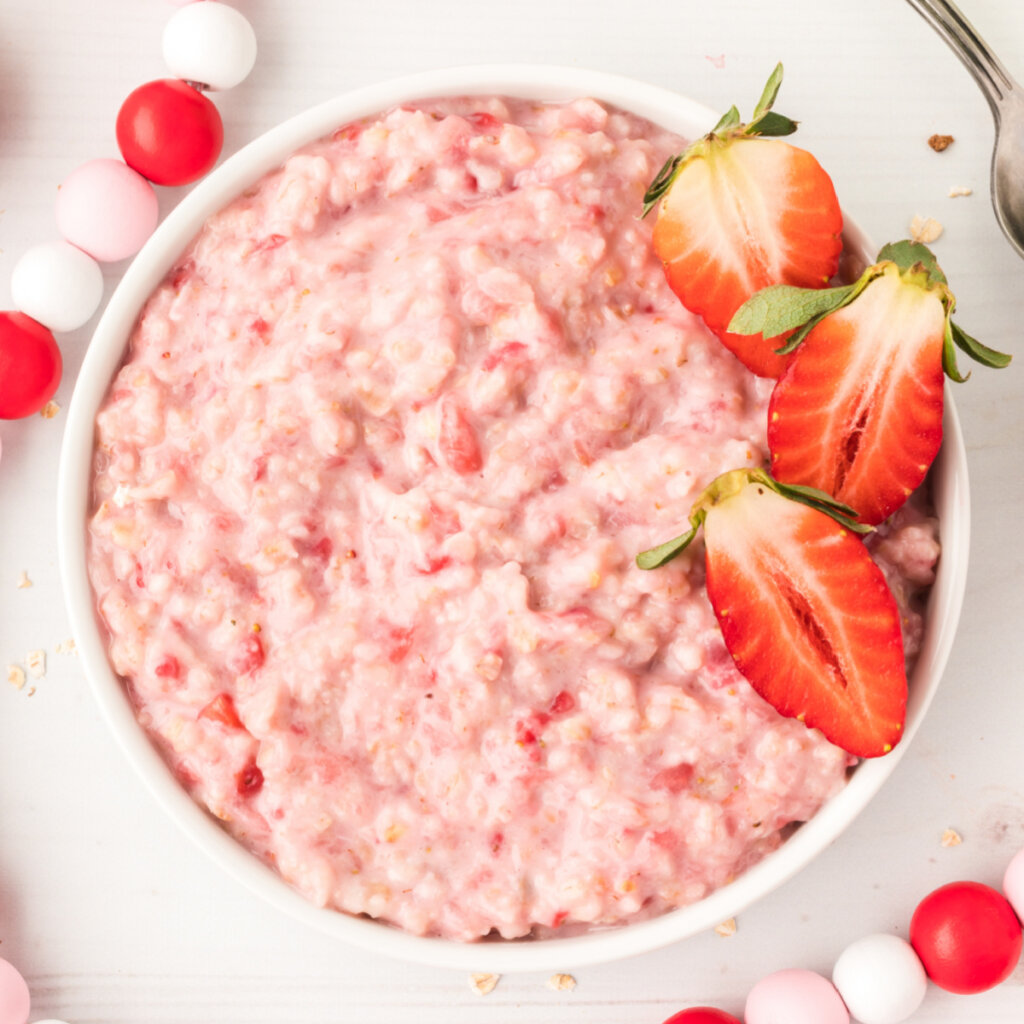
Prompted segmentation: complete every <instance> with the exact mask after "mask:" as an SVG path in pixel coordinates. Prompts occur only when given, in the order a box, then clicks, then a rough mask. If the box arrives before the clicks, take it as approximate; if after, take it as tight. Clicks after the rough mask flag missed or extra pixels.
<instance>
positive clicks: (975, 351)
mask: <svg viewBox="0 0 1024 1024" xmlns="http://www.w3.org/2000/svg"><path fill="white" fill-rule="evenodd" d="M949 327H950V332H951V334H952V336H953V344H955V345H956V347H957V348H958V349H960V350H961V351H963V352H966V353H967V354H968V355H969V356H970V357H971V358H972V359H974V360H976V361H977V362H979V363H981V365H982V366H990V367H992V368H993V369H995V370H1001V369H1002V368H1003V367H1004V366H1009V365H1010V360H1011V359H1012V358H1013V356H1009V355H1007V354H1006V353H1005V352H997V351H996V350H995V349H994V348H989V347H988V346H987V345H983V344H982V343H981V342H980V341H978V339H977V338H972V337H971V336H970V335H969V334H968V333H967V332H966V331H964V330H963V329H962V328H960V327H958V326H957V325H956V324H955V323H953V321H952V320H950V321H949ZM954 379H955V378H954Z"/></svg>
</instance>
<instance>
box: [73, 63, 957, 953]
mask: <svg viewBox="0 0 1024 1024" xmlns="http://www.w3.org/2000/svg"><path fill="white" fill-rule="evenodd" d="M459 95H479V96H484V95H509V96H518V97H521V98H525V99H536V100H553V101H558V100H568V99H572V98H575V97H581V96H590V97H594V98H597V99H598V100H600V101H603V102H606V103H610V104H613V105H614V106H617V107H620V108H623V109H625V110H628V111H630V112H632V113H635V114H639V115H640V116H642V117H646V118H648V119H649V120H651V121H654V122H656V123H658V124H660V125H662V126H663V127H666V128H669V129H671V130H674V131H676V132H678V133H679V134H680V135H683V136H684V137H687V138H693V137H695V136H698V135H700V134H702V133H703V132H704V131H706V130H709V129H710V128H711V126H713V125H714V123H715V122H716V121H717V115H716V114H715V113H714V112H713V111H712V110H710V108H708V107H705V106H703V105H701V104H699V103H697V102H695V101H693V100H690V99H688V98H686V97H683V96H680V95H678V94H676V93H674V92H672V91H670V90H668V89H665V88H662V87H660V86H656V85H652V84H649V83H646V82H643V81H640V80H638V79H634V78H628V77H625V76H621V75H617V74H611V73H607V72H602V71H591V70H587V69H583V68H575V67H563V66H557V65H545V64H502V65H475V64H468V65H460V66H457V67H450V68H439V69H435V70H431V71H424V72H419V73H416V74H413V75H405V76H402V77H398V78H391V79H388V80H385V81H381V82H377V83H374V84H371V85H367V86H363V87H360V88H356V89H353V90H350V91H347V92H344V93H342V94H340V95H338V96H336V97H334V98H333V99H330V100H327V101H326V102H324V103H321V104H318V105H317V106H315V107H312V108H310V109H308V110H306V111H304V112H302V113H299V114H297V115H295V116H293V117H291V118H289V119H288V120H286V121H284V122H282V123H281V124H279V125H278V126H277V127H275V128H272V129H270V130H269V131H268V132H266V133H264V134H263V135H260V136H259V137H258V138H256V139H254V140H253V141H252V142H250V143H249V144H248V145H246V146H245V147H243V148H242V149H240V150H239V151H238V152H237V153H235V154H234V155H233V156H231V157H229V158H228V159H227V160H225V161H224V162H223V163H222V164H221V165H220V166H219V167H218V168H216V169H215V170H214V171H213V172H211V174H210V175H208V176H207V178H205V179H204V180H203V181H201V182H200V183H199V184H197V185H196V186H195V188H194V189H193V190H192V191H191V192H190V193H188V194H187V195H186V196H185V197H184V198H183V199H182V200H181V201H180V202H179V204H178V205H177V206H176V207H175V208H174V209H173V210H172V211H171V212H170V213H169V214H168V215H167V217H166V218H165V219H164V221H163V223H162V224H160V226H159V227H158V228H157V230H156V232H155V233H154V234H153V236H152V237H151V238H150V240H149V241H148V242H147V243H146V245H145V246H144V247H143V249H142V250H141V251H140V253H139V254H138V255H137V256H136V257H135V259H134V260H133V261H132V263H131V264H130V265H129V267H128V268H127V270H126V272H125V274H124V276H123V278H122V280H121V282H120V284H119V285H118V286H117V288H116V289H115V291H114V293H113V295H112V297H111V299H110V301H109V303H108V305H107V307H106V309H105V311H104V312H103V315H102V317H101V318H100V320H99V322H98V324H97V326H96V329H95V332H94V334H93V337H92V340H91V342H90V344H89V347H88V350H87V352H86V354H85V358H84V361H83V364H82V367H81V370H80V373H79V376H78V380H77V382H76V384H75V388H74V392H73V395H72V398H71V402H70V406H69V409H68V414H67V422H66V427H65V433H64V439H63V444H62V448H61V456H60V465H59V470H58V487H57V529H58V554H59V561H60V570H61V576H62V580H63V584H64V594H65V602H66V604H67V609H68V614H69V618H70V622H71V628H72V633H73V635H74V637H75V641H76V645H77V648H78V651H79V653H80V655H81V659H82V665H83V669H84V671H85V674H86V677H87V679H88V682H89V685H90V689H91V691H92V694H93V697H94V699H95V700H96V702H97V704H98V705H99V708H100V711H101V715H102V717H103V718H104V719H105V721H106V724H107V726H108V728H109V729H110V731H111V732H112V733H113V735H114V738H115V740H116V741H117V743H118V745H119V746H120V747H121V749H122V751H123V753H124V754H125V756H126V757H127V758H128V760H129V762H130V763H131V765H132V767H133V769H134V770H135V771H136V773H137V774H138V776H139V777H140V778H141V779H142V781H143V783H144V784H145V786H146V788H147V789H148V790H149V791H150V793H151V794H152V795H153V797H154V798H155V799H156V801H157V803H158V804H160V806H161V807H162V808H163V810H164V811H165V812H166V813H167V814H168V815H169V816H170V817H171V819H172V820H173V821H174V822H175V823H176V824H177V825H178V826H179V827H180V828H181V830H182V831H183V832H184V833H185V834H186V835H187V836H189V837H190V838H191V839H192V840H193V841H194V842H195V843H196V844H198V846H199V847H200V848H201V849H202V850H204V852H205V853H206V854H207V855H208V856H210V857H211V858H212V859H213V860H214V861H215V862H216V863H217V864H219V865H220V867H221V868H223V869H224V870H226V871H227V872H228V873H229V874H230V875H232V876H234V877H235V878H236V880H238V881H239V882H241V883H242V885H244V886H245V887H246V888H248V889H249V890H251V891H253V892H254V893H256V894H257V895H259V896H260V897H261V898H262V899H263V900H264V901H266V902H269V903H270V904H271V905H273V906H276V907H277V908H278V909H279V910H281V911H283V912H285V913H287V914H288V915H289V916H290V917H292V918H293V919H297V920H299V921H302V922H304V923H305V924H307V925H309V926H310V927H312V928H313V929H315V930H317V931H319V932H321V933H323V934H327V935H330V936H333V937H334V938H337V939H341V940H343V941H345V942H347V943H349V944H351V945H354V946H358V947H360V948H362V949H365V950H368V951H371V952H374V953H380V954H382V955H386V956H390V957H396V958H399V959H402V960H405V961H410V962H414V963H419V964H422V965H425V966H432V967H441V968H450V969H460V970H471V971H480V970H487V971H493V972H496V973H512V972H523V971H543V970H550V969H551V968H552V966H553V965H557V966H559V967H560V968H576V967H583V966H588V965H592V964H596V963H603V962H607V961H611V960H620V959H625V958H627V957H630V956H635V955H639V954H641V953H645V952H650V951H652V950H655V949H658V948H661V947H664V946H667V945H670V944H672V943H674V942H677V941H680V940H682V939H684V938H688V937H690V936H692V935H695V934H697V933H699V932H702V931H706V930H708V929H711V928H713V927H714V926H715V925H717V924H718V923H720V922H721V921H723V920H726V919H728V918H730V917H732V916H734V915H735V914H737V913H738V912H739V911H741V910H742V909H744V908H745V907H747V906H749V905H750V904H752V903H753V902H754V901H756V900H757V899H760V898H761V897H763V896H766V895H767V894H768V893H770V892H772V891H773V890H775V889H776V888H778V887H779V886H781V885H782V884H783V883H785V882H786V881H788V880H789V879H790V878H792V877H793V876H794V875H795V874H796V873H797V872H798V871H799V870H801V869H802V868H803V867H804V866H806V865H807V864H808V863H810V861H811V860H813V859H814V857H815V856H817V854H818V853H820V852H821V851H822V850H824V849H825V848H826V847H827V846H829V845H830V844H831V843H832V842H833V841H834V840H835V839H836V838H837V837H838V836H839V835H840V834H841V833H842V832H843V831H844V830H845V828H846V827H847V826H848V825H849V824H850V823H851V822H852V821H853V820H854V818H855V817H856V816H857V814H859V813H860V811H861V810H863V808H864V807H865V806H866V805H867V803H868V802H869V801H870V800H871V798H872V797H873V796H874V794H875V793H876V792H877V791H878V789H879V788H880V787H881V785H882V784H883V783H884V781H885V780H886V779H887V778H888V777H889V776H890V775H891V774H892V772H893V770H894V769H895V767H896V764H897V763H898V762H899V760H900V759H901V758H902V757H903V755H904V754H905V753H906V750H907V748H908V747H909V745H910V742H911V740H912V739H913V737H914V735H915V733H916V732H917V730H918V728H919V726H920V724H921V721H922V719H923V717H924V714H925V712H926V710H927V708H928V706H929V705H930V703H931V701H932V699H933V697H934V694H935V691H936V688H937V686H938V683H939V679H940V677H941V674H942V670H943V668H944V667H945V664H946V662H947V660H948V657H949V653H950V650H951V647H952V643H953V638H954V633H955V630H956V625H957V622H958V619H959V615H960V610H961V607H962V603H963V595H964V590H965V586H966V575H967V555H968V545H969V533H970V506H969V497H968V480H967V460H966V452H965V449H964V443H963V436H962V432H961V429H960V423H959V419H958V417H957V413H956V410H955V408H954V405H953V401H952V396H951V394H950V390H949V388H948V387H947V388H946V402H945V414H944V423H943V427H944V442H943V446H942V450H941V451H940V455H939V458H938V460H937V462H936V465H935V467H934V468H933V473H932V486H933V494H934V499H935V504H936V507H937V508H941V509H942V510H943V513H944V514H943V515H942V517H941V519H940V538H941V543H942V557H941V559H940V563H939V566H938V571H937V575H936V581H935V584H934V586H933V588H932V592H931V595H930V597H929V601H928V609H927V623H928V628H927V629H926V631H925V636H924V642H923V645H922V648H921V651H920V653H919V655H918V660H917V663H916V665H915V668H914V671H913V674H912V676H911V687H910V697H909V701H908V705H907V727H906V731H905V734H904V736H903V739H902V741H901V742H900V744H899V745H898V746H897V747H896V748H895V750H894V751H893V752H892V753H890V754H888V755H887V756H886V757H884V758H879V759H875V760H872V761H866V762H863V763H861V764H860V765H859V766H858V767H857V769H856V770H855V771H854V772H853V773H852V775H851V777H850V779H849V781H848V783H847V785H846V786H845V787H844V788H843V789H842V790H841V791H840V792H839V793H838V794H836V795H835V796H834V797H832V798H831V799H830V800H829V801H827V802H826V803H825V804H824V805H823V806H822V807H821V809H820V810H819V811H818V812H817V814H816V815H815V816H814V817H813V818H812V819H810V821H808V822H807V823H805V824H803V825H801V827H800V828H798V829H797V830H796V831H795V832H794V833H793V834H792V835H791V836H790V837H789V838H788V839H787V840H786V841H785V842H784V843H783V844H782V845H781V846H780V847H779V848H778V849H777V850H775V851H774V852H772V853H770V854H768V855H767V856H766V857H765V858H764V859H762V860H761V861H759V862H758V863H757V864H755V865H754V866H753V867H751V868H749V869H748V870H747V871H745V872H744V873H743V874H742V875H740V876H739V877H738V878H737V879H736V880H734V881H733V882H731V883H729V884H728V885H726V886H724V887H722V888H720V889H718V890H716V891H715V892H713V893H711V894H710V895H708V896H706V897H705V898H704V899H702V900H700V901H699V902H697V903H695V904H692V905H690V906H687V907H683V908H680V909H678V910H674V911H669V912H667V913H665V914H662V915H661V916H659V917H655V918H652V919H650V920H646V921H640V922H636V923H633V924H627V925H624V926H621V927H616V928H611V929H608V930H603V931H594V932H591V933H588V934H584V935H579V936H571V937H567V938H546V939H539V940H538V939H525V940H495V941H489V940H484V941H481V942H477V943H461V942H456V941H454V940H450V939H442V938H436V937H426V936H417V935H412V934H410V933H407V932H404V931H402V930H400V929H398V928H395V927H393V926H390V925H387V924H384V923H382V922H378V921H374V920H370V919H366V918H361V917H352V916H350V915H347V914H345V913H342V912H338V911H333V910H327V909H324V908H321V907H318V906H315V905H314V904H312V903H310V902H308V901H307V900H306V899H305V897H303V896H301V895H300V894H299V893H298V892H297V891H296V890H293V889H292V888H291V887H290V886H289V885H288V883H286V882H285V881H284V880H283V879H282V878H281V877H280V876H278V875H277V874H276V873H275V872H273V871H272V869H271V868H269V867H268V866H266V865H265V864H264V863H262V862H261V861H260V860H258V859H257V858H256V857H255V855H253V854H251V853H249V852H248V851H246V850H245V849H244V848H243V847H242V846H241V845H239V844H238V843H237V842H236V840H234V839H233V838H232V837H231V836H229V835H228V833H227V832H225V831H224V830H223V829H222V828H221V827H220V826H219V825H218V824H217V823H216V822H215V820H214V819H213V818H212V816H211V815H209V814H208V812H206V811H204V810H203V809H202V808H201V807H200V806H199V805H198V804H196V803H195V802H193V800H192V798H191V797H189V796H188V794H187V793H186V792H185V790H184V789H183V788H182V787H181V786H180V785H179V783H178V782H177V781H176V779H175V778H174V776H173V773H172V772H171V770H170V768H169V766H168V765H167V763H166V762H165V761H164V759H163V757H162V756H161V755H160V754H159V753H158V751H157V750H156V748H155V747H154V746H153V744H152V743H151V741H150V740H149V738H148V736H147V735H146V733H145V731H144V730H143V728H142V727H141V726H140V725H139V723H138V722H137V720H136V718H135V715H134V713H133V711H132V709H131V706H130V703H129V701H128V698H127V696H126V694H125V691H124V687H123V685H122V683H121V681H120V680H119V678H118V677H117V676H116V675H115V673H114V672H113V670H112V668H111V666H110V664H109V661H108V659H107V652H106V645H105V643H104V641H103V638H102V628H101V626H100V624H99V622H98V619H97V616H96V612H95V606H94V599H93V595H92V590H91V586H90V584H89V579H88V573H87V569H86V536H87V522H88V508H89V499H90V491H91V488H90V481H91V476H92V453H93V440H94V421H95V415H96V412H97V410H98V408H99V405H100V403H101V402H102V400H103V398H104V396H105V395H106V393H107V390H108V387H109V384H110V382H111V379H112V378H113V375H114V373H115V372H116V369H117V367H118V365H119V364H120V362H121V360H122V358H123V355H124V350H125V346H126V344H127V341H128V337H129V334H130V332H131V330H132V327H133V326H134V323H135V321H136V318H137V316H138V314H139V312H140V311H141V308H142V306H143V304H144V302H145V300H146V298H147V297H148V296H149V294H150V293H151V292H152V291H153V290H154V289H155V288H156V287H157V285H158V284H159V282H160V281H161V280H162V279H163V277H164V275H165V274H166V272H167V271H168V270H169V269H170V268H171V266H173V263H174V261H175V260H176V259H177V258H178V257H179V256H180V255H181V253H182V252H183V251H184V250H185V248H186V247H187V246H188V244H189V243H190V241H191V240H192V238H193V237H194V235H195V234H196V233H197V232H198V230H199V228H200V226H201V224H202V222H203V221H204V220H205V219H206V218H207V217H209V216H210V215H212V214H213V213H215V212H216V211H217V210H219V209H220V208H221V207H223V206H224V205H225V204H226V203H227V202H229V201H230V200H231V199H233V198H234V197H235V196H237V195H238V194H240V193H241V192H243V191H244V190H245V189H246V188H248V187H250V186H251V185H252V184H254V183H255V182H256V181H257V180H258V179H259V178H260V177H262V176H263V175H264V174H265V173H267V172H269V171H271V170H273V169H274V168H275V167H277V166H278V165H279V164H280V163H281V162H282V161H283V160H284V159H285V158H286V157H287V156H288V155H289V154H291V153H292V152H294V151H295V150H296V149H298V148H300V147H301V146H303V145H305V144H307V143H309V142H312V141H314V140H315V139H317V138H320V137H322V136H324V135H327V134H328V133H330V132H331V131H332V130H333V129H335V128H337V127H338V126H340V125H343V124H345V123H348V122H351V121H354V120H357V119H359V118H361V117H368V116H372V115H374V114H377V113H379V112H381V111H383V110H386V109H388V108H390V107H393V106H395V105H397V104H400V103H404V102H413V101H418V100H426V99H430V98H438V97H452V96H459ZM844 235H845V236H846V244H847V245H848V247H850V248H852V249H853V250H854V251H855V252H858V253H859V254H860V255H862V256H863V257H864V258H866V259H867V260H868V262H872V261H873V259H874V252H875V250H874V249H873V248H872V247H871V246H870V245H869V243H868V242H867V239H866V238H865V237H864V235H863V234H862V233H861V232H860V230H859V229H858V228H857V227H856V225H855V224H854V223H853V222H849V223H848V224H847V226H846V228H845V229H844Z"/></svg>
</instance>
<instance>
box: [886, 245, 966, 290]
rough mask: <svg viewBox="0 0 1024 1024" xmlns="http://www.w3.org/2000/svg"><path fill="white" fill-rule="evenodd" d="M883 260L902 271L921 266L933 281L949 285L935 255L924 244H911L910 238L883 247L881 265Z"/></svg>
mask: <svg viewBox="0 0 1024 1024" xmlns="http://www.w3.org/2000/svg"><path fill="white" fill-rule="evenodd" d="M882 260H891V261H892V262H893V263H895V264H896V266H898V267H899V268H900V270H910V269H911V268H913V267H915V266H917V265H918V264H921V265H922V266H923V267H924V269H925V270H926V271H927V272H928V275H929V277H931V278H932V279H933V280H935V281H938V282H939V283H940V284H948V283H949V282H947V281H946V275H945V274H943V272H942V268H941V267H940V266H939V262H938V260H936V258H935V254H934V253H933V252H932V251H931V249H929V248H928V246H927V245H924V244H923V243H922V242H911V241H910V239H908V238H905V239H903V241H901V242H890V243H889V244H888V245H884V246H882V248H881V250H880V251H879V253H878V262H879V263H881V262H882Z"/></svg>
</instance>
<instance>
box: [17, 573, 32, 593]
mask: <svg viewBox="0 0 1024 1024" xmlns="http://www.w3.org/2000/svg"><path fill="white" fill-rule="evenodd" d="M31 586H32V581H31V580H30V579H29V578H28V573H27V572H25V570H24V569H22V570H21V575H20V576H19V577H18V589H19V590H27V589H28V588H29V587H31Z"/></svg>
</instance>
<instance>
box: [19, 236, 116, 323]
mask: <svg viewBox="0 0 1024 1024" xmlns="http://www.w3.org/2000/svg"><path fill="white" fill-rule="evenodd" d="M11 298H12V299H13V300H14V305H15V307H16V308H17V309H19V310H21V312H22V313H25V314H27V315H28V316H30V317H32V319H33V320H38V321H39V322H40V323H41V324H42V325H43V326H44V327H48V328H49V329H50V330H51V331H58V332H60V331H74V330H76V329H77V328H79V327H81V326H82V324H84V323H85V322H86V321H87V320H88V319H89V318H90V317H91V316H92V315H93V313H95V312H96V309H97V307H98V306H99V304H100V300H101V299H102V298H103V271H102V270H100V266H99V264H98V263H97V262H96V261H95V260H94V259H93V258H92V257H91V256H88V255H86V254H85V253H84V252H82V250H81V249H78V248H76V247H75V246H73V245H72V244H71V243H70V242H65V241H58V242H43V243H42V244H41V245H34V246H33V247H32V248H31V249H29V250H28V251H27V252H25V253H24V255H23V256H22V257H21V259H20V260H18V262H17V263H16V264H15V266H14V273H13V274H12V275H11Z"/></svg>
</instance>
